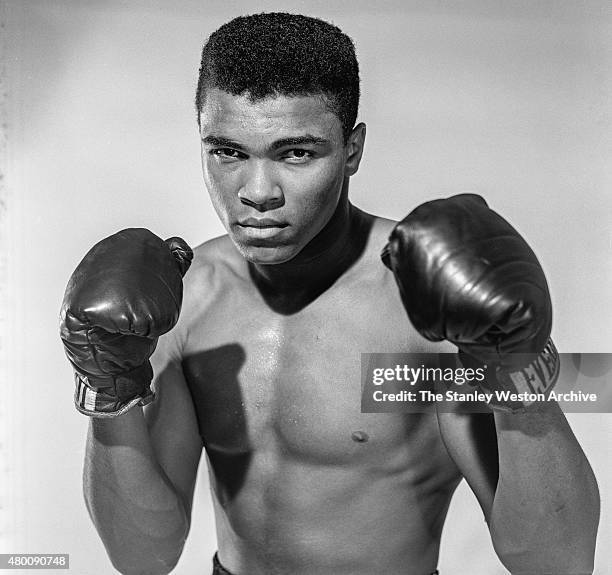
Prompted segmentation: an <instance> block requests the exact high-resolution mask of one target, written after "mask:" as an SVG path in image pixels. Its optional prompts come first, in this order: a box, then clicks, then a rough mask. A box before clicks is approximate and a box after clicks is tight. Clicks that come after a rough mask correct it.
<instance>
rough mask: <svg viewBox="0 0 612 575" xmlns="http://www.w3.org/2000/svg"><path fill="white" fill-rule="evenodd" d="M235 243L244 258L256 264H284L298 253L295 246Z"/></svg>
mask: <svg viewBox="0 0 612 575" xmlns="http://www.w3.org/2000/svg"><path fill="white" fill-rule="evenodd" d="M235 245H236V248H237V249H238V251H239V252H240V255H242V257H243V258H244V259H245V260H247V261H248V262H249V263H252V264H258V265H276V264H284V263H286V262H288V261H290V260H292V259H293V258H294V257H295V256H296V255H297V254H298V253H299V249H298V248H297V246H253V245H245V244H240V243H237V242H235Z"/></svg>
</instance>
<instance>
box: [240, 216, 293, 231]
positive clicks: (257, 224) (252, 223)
mask: <svg viewBox="0 0 612 575" xmlns="http://www.w3.org/2000/svg"><path fill="white" fill-rule="evenodd" d="M238 225H239V226H241V227H243V228H259V229H262V228H263V229H265V228H286V227H287V226H288V225H289V224H288V223H286V222H281V221H279V220H275V219H272V218H245V219H244V220H240V221H239V222H238Z"/></svg>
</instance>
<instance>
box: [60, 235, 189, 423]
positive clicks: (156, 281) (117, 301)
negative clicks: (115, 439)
mask: <svg viewBox="0 0 612 575" xmlns="http://www.w3.org/2000/svg"><path fill="white" fill-rule="evenodd" d="M192 258H193V252H192V251H191V248H190V247H189V246H188V245H187V244H186V243H185V241H184V240H182V239H181V238H170V239H168V240H166V241H165V242H164V241H163V240H162V239H160V238H158V237H157V236H156V235H155V234H153V233H152V232H150V231H149V230H146V229H140V228H132V229H127V230H123V231H120V232H118V233H116V234H114V235H112V236H110V237H108V238H105V239H104V240H102V241H101V242H99V243H97V244H96V245H95V246H94V247H93V248H92V249H91V250H90V251H89V252H88V253H87V255H86V256H85V257H84V258H83V261H81V263H80V264H79V265H78V266H77V268H76V270H75V271H74V273H73V274H72V276H71V278H70V281H69V282H68V286H67V288H66V293H65V295H64V301H63V303H62V309H61V314H60V336H61V338H62V341H63V343H64V348H65V351H66V355H67V357H68V360H69V361H70V363H71V364H72V366H73V367H74V371H75V380H76V391H75V396H74V401H75V405H76V408H77V409H78V410H79V411H80V412H81V413H84V414H86V415H89V416H92V417H116V416H118V415H121V414H123V413H125V412H126V411H128V410H129V409H131V408H132V407H134V406H135V405H137V404H138V403H140V404H141V405H144V404H146V403H149V402H150V401H152V400H153V392H152V391H151V387H150V384H151V380H152V379H153V370H152V368H151V363H150V362H149V357H150V356H151V354H152V353H153V351H154V350H155V346H156V345H157V338H158V337H159V336H160V335H162V334H164V333H166V332H167V331H169V330H170V329H172V327H173V326H174V325H175V324H176V322H177V320H178V317H179V313H180V310H181V303H182V297H183V281H182V278H183V276H184V275H185V273H186V272H187V269H188V268H189V266H190V265H191V260H192Z"/></svg>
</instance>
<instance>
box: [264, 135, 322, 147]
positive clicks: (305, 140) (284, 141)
mask: <svg viewBox="0 0 612 575" xmlns="http://www.w3.org/2000/svg"><path fill="white" fill-rule="evenodd" d="M309 144H310V145H317V144H319V145H321V144H329V140H326V139H325V138H319V137H318V136H311V135H310V134H306V135H305V136H295V137H291V138H281V139H280V140H275V141H274V142H273V143H272V145H271V146H270V147H271V148H272V149H273V150H278V149H279V148H285V147H287V146H304V145H309Z"/></svg>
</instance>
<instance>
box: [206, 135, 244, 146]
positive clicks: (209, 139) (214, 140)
mask: <svg viewBox="0 0 612 575" xmlns="http://www.w3.org/2000/svg"><path fill="white" fill-rule="evenodd" d="M202 142H204V143H205V144H209V145H211V146H219V147H224V148H240V149H242V145H241V144H239V143H238V142H234V140H230V139H229V138H223V137H221V136H206V137H205V138H202Z"/></svg>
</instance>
